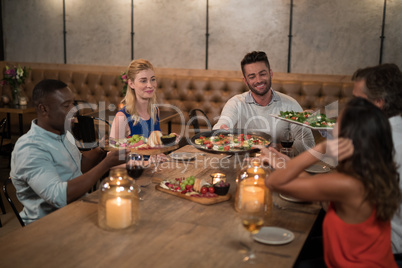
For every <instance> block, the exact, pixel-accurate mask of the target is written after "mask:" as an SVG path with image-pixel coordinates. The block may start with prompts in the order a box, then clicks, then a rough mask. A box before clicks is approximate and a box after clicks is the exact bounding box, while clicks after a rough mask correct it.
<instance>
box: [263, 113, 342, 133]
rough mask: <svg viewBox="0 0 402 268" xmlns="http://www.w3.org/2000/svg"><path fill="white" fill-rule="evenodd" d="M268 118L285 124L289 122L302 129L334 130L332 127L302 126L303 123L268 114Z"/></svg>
mask: <svg viewBox="0 0 402 268" xmlns="http://www.w3.org/2000/svg"><path fill="white" fill-rule="evenodd" d="M270 116H272V117H275V118H276V119H280V120H283V121H286V122H289V123H293V124H296V125H299V126H302V127H306V128H310V129H314V130H328V129H334V127H313V126H310V125H306V124H303V123H301V122H298V121H295V120H291V119H288V118H283V117H280V116H279V115H277V114H270Z"/></svg>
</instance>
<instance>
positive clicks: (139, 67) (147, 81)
mask: <svg viewBox="0 0 402 268" xmlns="http://www.w3.org/2000/svg"><path fill="white" fill-rule="evenodd" d="M127 79H128V88H127V92H126V96H125V97H124V99H123V100H122V103H124V104H125V106H124V107H123V108H122V109H121V110H120V111H119V112H117V114H116V117H115V118H114V120H113V123H112V129H111V132H110V137H111V138H113V139H121V138H126V137H127V136H132V135H135V134H137V135H142V136H144V137H148V136H149V135H150V134H151V133H152V132H153V131H156V130H159V131H160V130H161V128H160V125H159V110H158V108H157V107H156V106H155V104H156V94H155V92H156V87H157V82H156V77H155V72H154V67H153V66H152V64H151V63H150V62H149V61H147V60H144V59H138V60H133V61H132V62H131V63H130V65H129V67H128V70H127Z"/></svg>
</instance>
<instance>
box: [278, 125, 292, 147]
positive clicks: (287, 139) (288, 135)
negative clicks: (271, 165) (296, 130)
mask: <svg viewBox="0 0 402 268" xmlns="http://www.w3.org/2000/svg"><path fill="white" fill-rule="evenodd" d="M293 142H294V138H293V135H292V132H291V131H290V128H287V129H286V130H285V131H284V132H283V133H282V135H281V145H282V147H283V148H292V146H293Z"/></svg>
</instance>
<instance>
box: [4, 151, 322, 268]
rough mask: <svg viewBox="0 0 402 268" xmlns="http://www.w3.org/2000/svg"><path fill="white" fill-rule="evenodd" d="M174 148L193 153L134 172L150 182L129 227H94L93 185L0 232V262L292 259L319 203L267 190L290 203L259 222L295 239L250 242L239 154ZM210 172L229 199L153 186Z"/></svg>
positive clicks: (285, 263)
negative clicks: (187, 195) (239, 191)
mask: <svg viewBox="0 0 402 268" xmlns="http://www.w3.org/2000/svg"><path fill="white" fill-rule="evenodd" d="M177 152H188V153H193V154H194V156H195V159H193V160H190V161H180V160H175V159H173V158H171V157H169V156H168V157H167V162H164V163H159V164H158V165H151V166H150V168H148V169H146V170H145V171H144V173H143V174H142V176H141V177H140V179H139V180H138V182H137V183H138V184H139V185H148V184H149V185H148V186H145V187H141V192H140V194H139V195H140V198H141V199H142V200H140V202H139V206H140V220H139V223H138V224H137V225H136V226H135V227H133V228H129V229H125V230H120V231H106V230H103V229H101V228H100V227H99V226H98V218H97V217H98V205H97V200H98V191H96V192H94V193H91V194H90V195H88V196H86V197H84V198H82V199H80V200H77V201H75V202H73V203H71V204H69V205H67V206H65V207H63V208H61V209H59V210H57V211H55V212H53V213H51V214H50V215H48V216H45V217H43V218H42V219H40V220H38V221H36V222H34V223H32V224H29V225H28V226H26V227H23V228H22V229H20V230H16V231H14V232H12V233H9V234H7V235H5V236H3V237H1V238H0V252H1V257H0V263H1V267H246V266H249V264H248V263H245V262H243V258H244V257H245V256H246V253H247V251H248V249H247V247H250V248H251V249H252V250H253V251H254V252H255V254H256V256H257V258H256V264H254V265H252V266H254V267H292V266H293V265H294V263H295V261H296V259H297V257H298V255H299V253H300V250H301V248H302V247H303V244H304V243H305V241H306V238H307V236H308V234H309V232H310V230H311V228H312V226H313V224H314V222H315V220H316V217H317V215H318V212H319V210H320V208H321V207H320V206H319V205H318V204H315V203H292V202H288V201H285V200H283V199H281V198H280V197H279V196H278V195H277V194H276V193H273V202H274V203H275V204H277V205H278V206H280V207H282V208H289V210H286V209H278V208H277V206H273V207H272V209H271V210H270V211H269V213H267V214H266V216H265V222H264V226H276V227H281V228H286V229H288V230H289V231H291V232H293V234H294V239H293V241H291V242H289V243H287V244H282V245H271V244H263V243H259V242H256V241H255V240H253V239H252V238H251V236H250V233H248V232H247V231H246V230H245V228H244V227H243V226H242V223H241V220H240V217H239V214H238V212H236V210H235V209H234V195H235V192H236V182H235V180H236V175H237V173H238V171H239V170H240V169H241V167H242V164H243V163H244V156H241V155H220V154H211V153H207V152H203V151H199V150H197V149H196V148H194V147H192V146H190V145H187V146H185V147H182V148H180V149H179V150H177V151H175V153H177ZM215 172H222V173H224V174H225V175H226V178H227V181H228V182H230V189H229V193H230V194H231V195H232V197H231V198H230V199H229V200H228V201H224V202H221V203H216V204H212V205H203V204H199V203H196V202H193V201H190V200H186V199H183V198H180V197H178V196H174V195H171V194H168V193H165V192H162V191H159V190H157V189H156V185H158V183H160V182H161V181H163V180H166V179H171V178H177V177H188V176H191V175H193V176H195V177H196V178H205V179H206V178H209V177H210V174H211V173H215ZM151 182H152V183H151ZM292 208H293V210H291V209H292ZM244 245H246V246H244ZM250 266H251V265H250Z"/></svg>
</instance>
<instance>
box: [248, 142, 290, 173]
mask: <svg viewBox="0 0 402 268" xmlns="http://www.w3.org/2000/svg"><path fill="white" fill-rule="evenodd" d="M253 148H258V149H260V152H261V156H260V159H261V161H263V162H264V163H268V164H269V165H270V166H272V167H273V168H275V169H280V168H285V167H286V162H287V161H289V160H290V158H289V156H287V155H284V154H282V153H280V152H278V151H277V150H276V149H274V148H272V147H269V148H266V147H264V146H260V145H259V146H255V147H253Z"/></svg>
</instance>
